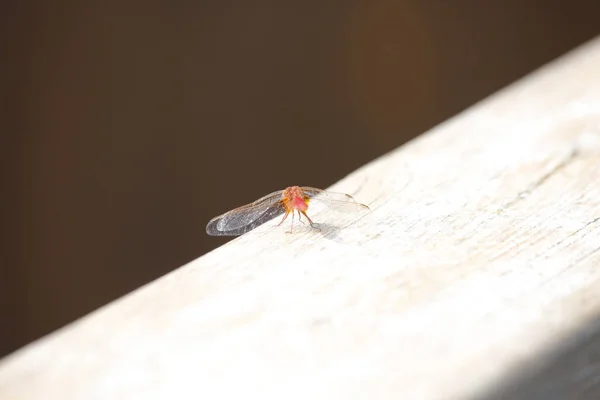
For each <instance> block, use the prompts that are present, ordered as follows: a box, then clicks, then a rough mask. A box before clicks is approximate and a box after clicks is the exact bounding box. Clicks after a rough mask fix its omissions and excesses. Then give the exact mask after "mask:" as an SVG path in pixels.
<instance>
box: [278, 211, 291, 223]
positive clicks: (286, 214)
mask: <svg viewBox="0 0 600 400" xmlns="http://www.w3.org/2000/svg"><path fill="white" fill-rule="evenodd" d="M289 214H290V212H289V211H286V212H285V215H284V216H283V219H282V220H281V222H280V223H278V224H277V226H279V225H281V224H283V221H285V219H286V218H287V217H288V215H289Z"/></svg>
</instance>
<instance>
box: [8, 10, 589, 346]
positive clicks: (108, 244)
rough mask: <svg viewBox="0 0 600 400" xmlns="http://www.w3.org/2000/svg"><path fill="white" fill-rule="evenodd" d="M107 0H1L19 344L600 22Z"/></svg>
mask: <svg viewBox="0 0 600 400" xmlns="http://www.w3.org/2000/svg"><path fill="white" fill-rule="evenodd" d="M87 3H90V4H87ZM91 3H92V2H81V1H71V2H68V1H42V0H38V1H35V0H30V1H15V0H10V1H9V0H5V1H2V2H0V46H1V49H2V53H1V54H2V63H1V64H0V93H1V94H0V101H1V105H2V107H1V113H2V114H1V115H0V134H1V136H0V139H1V142H0V146H1V148H0V166H1V172H2V174H1V176H2V186H1V189H2V193H1V197H0V199H1V200H0V204H1V205H2V207H0V210H1V211H0V217H1V218H2V238H1V239H2V240H1V243H2V248H1V249H0V251H1V253H0V262H1V265H0V356H2V355H4V354H6V353H8V352H10V351H12V350H14V349H16V348H18V347H19V346H22V345H24V344H26V343H27V342H29V341H31V340H34V339H36V338H38V337H40V336H41V335H44V334H46V333H49V332H51V331H52V330H54V329H56V328H58V327H60V326H63V325H64V324H66V323H68V322H70V321H72V320H74V319H75V318H77V317H79V316H82V315H84V314H85V313H88V312H90V311H92V310H93V309H95V308H97V307H99V306H101V305H103V304H106V303H107V302H109V301H111V300H113V299H115V298H117V297H119V296H121V295H123V294H125V293H127V292H129V291H131V290H133V289H135V288H137V287H139V286H140V285H142V284H144V283H146V282H149V281H151V280H153V279H155V278H157V277H159V276H161V275H163V274H165V273H167V272H168V271H171V270H173V269H174V268H177V267H178V266H180V265H182V264H184V263H186V262H188V261H191V260H192V259H194V258H196V257H198V256H200V255H202V254H204V253H205V252H207V251H209V250H210V249H212V248H214V247H216V246H218V245H220V244H222V243H224V241H225V240H223V239H218V238H212V237H207V236H206V234H205V232H204V227H205V224H206V222H207V221H208V220H209V219H210V218H211V217H213V216H214V215H217V214H220V213H222V212H224V211H226V210H228V209H230V208H233V207H235V206H239V205H241V204H244V203H247V202H250V201H253V200H255V199H256V198H258V197H260V196H262V195H264V194H266V193H270V192H272V191H274V190H277V189H282V188H284V187H286V186H289V185H295V184H298V185H311V186H316V187H327V186H329V185H330V184H332V183H334V182H335V181H336V180H338V179H340V178H342V177H343V176H345V175H346V174H348V173H350V172H351V171H353V170H354V169H356V168H358V167H359V166H361V165H362V164H364V163H366V162H368V161H370V160H372V159H373V158H376V157H377V156H379V155H381V154H383V153H385V152H387V151H390V150H392V149H394V148H396V147H397V146H399V145H401V144H402V143H404V142H405V141H407V140H409V139H410V138H412V137H414V136H416V135H418V134H420V133H422V132H423V131H425V130H427V129H429V128H431V127H432V126H434V125H436V124H438V123H440V122H442V121H443V120H445V119H446V118H448V117H451V116H453V115H454V114H456V113H458V112H460V111H461V110H463V109H464V108H466V107H468V106H470V105H472V104H473V103H475V102H477V101H478V100H480V99H482V98H483V97H485V96H487V95H489V94H491V93H493V92H494V91H496V90H498V89H500V88H502V87H503V86H505V85H507V84H509V83H511V82H513V81H514V80H516V79H518V78H520V77H522V76H523V75H525V74H527V73H528V72H530V71H532V70H533V69H535V68H537V67H538V66H540V65H543V64H544V63H546V62H548V61H551V60H552V59H553V58H555V57H557V56H559V55H561V54H563V53H565V52H566V51H568V50H570V49H572V48H573V47H575V46H577V45H579V44H581V43H583V42H584V41H586V40H588V39H590V38H592V37H594V36H595V35H597V34H598V33H600V22H599V21H600V18H599V16H600V1H597V0H595V1H591V0H590V1H570V2H567V1H550V0H549V1H533V0H504V1H500V0H498V1H479V0H468V1H467V0H465V1H460V0H455V1H442V0H439V1H421V0H410V1H409V0H404V1H399V0H397V1H393V0H388V1H383V0H377V1H300V2H297V1H294V2H291V1H290V2H285V1H267V2H264V1H253V2H243V1H221V0H219V1H218V0H215V1H183V0H180V1H177V0H173V1H161V2H152V1H150V2H148V1H136V0H112V1H105V2H95V4H91ZM100 3H103V4H100Z"/></svg>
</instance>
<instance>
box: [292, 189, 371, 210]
mask: <svg viewBox="0 0 600 400" xmlns="http://www.w3.org/2000/svg"><path fill="white" fill-rule="evenodd" d="M302 191H304V193H305V194H306V195H307V196H308V197H309V198H310V199H311V201H313V200H314V201H316V202H319V203H322V204H324V205H325V206H327V207H328V208H331V209H334V210H339V211H357V210H370V208H369V207H368V206H366V205H364V204H361V203H358V202H357V201H356V200H354V198H353V197H352V196H350V195H349V194H346V193H337V192H329V191H325V190H323V189H317V188H313V187H309V186H303V187H302Z"/></svg>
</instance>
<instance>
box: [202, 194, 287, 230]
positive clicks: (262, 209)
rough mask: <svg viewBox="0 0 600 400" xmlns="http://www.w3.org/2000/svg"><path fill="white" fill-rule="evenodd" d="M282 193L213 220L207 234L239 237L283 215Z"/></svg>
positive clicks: (262, 198) (208, 225)
mask: <svg viewBox="0 0 600 400" xmlns="http://www.w3.org/2000/svg"><path fill="white" fill-rule="evenodd" d="M281 193H282V191H281V190H279V191H277V192H273V193H271V194H268V195H266V196H264V197H261V198H260V199H258V200H256V201H255V202H253V203H251V204H247V205H245V206H242V207H239V208H236V209H234V210H231V211H228V212H226V213H225V214H222V215H219V216H217V217H215V218H213V219H211V220H210V221H209V222H208V224H207V225H206V233H208V234H209V235H211V236H238V235H242V234H244V233H246V232H248V231H251V230H252V229H254V228H256V227H258V226H260V225H262V224H264V223H265V222H267V221H269V220H271V219H273V218H275V217H277V216H278V215H281V214H283V212H284V211H285V210H284V208H283V205H282V203H281Z"/></svg>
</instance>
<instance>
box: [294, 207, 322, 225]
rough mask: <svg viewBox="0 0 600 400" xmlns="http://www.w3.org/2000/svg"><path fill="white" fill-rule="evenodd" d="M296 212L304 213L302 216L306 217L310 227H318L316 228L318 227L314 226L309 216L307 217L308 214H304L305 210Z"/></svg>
mask: <svg viewBox="0 0 600 400" xmlns="http://www.w3.org/2000/svg"><path fill="white" fill-rule="evenodd" d="M298 212H300V213H302V214H304V216H305V217H306V219H307V220H308V222H309V223H310V226H311V228H314V229H319V228H318V227H316V226H315V224H314V223H313V222H312V219H310V217H309V216H308V215H306V212H305V211H298Z"/></svg>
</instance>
